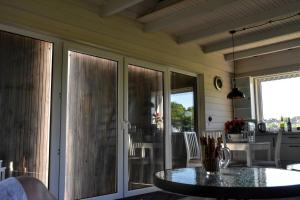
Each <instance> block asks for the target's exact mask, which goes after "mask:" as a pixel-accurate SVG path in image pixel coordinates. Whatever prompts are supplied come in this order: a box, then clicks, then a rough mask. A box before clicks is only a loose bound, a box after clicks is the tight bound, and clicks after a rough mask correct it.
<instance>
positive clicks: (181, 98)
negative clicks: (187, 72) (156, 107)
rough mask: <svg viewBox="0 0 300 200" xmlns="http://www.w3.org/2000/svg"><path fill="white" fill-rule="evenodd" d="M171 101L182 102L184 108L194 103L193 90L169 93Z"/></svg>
mask: <svg viewBox="0 0 300 200" xmlns="http://www.w3.org/2000/svg"><path fill="white" fill-rule="evenodd" d="M171 102H176V103H180V104H182V105H183V106H184V107H185V108H188V107H191V106H193V105H194V103H193V102H194V98H193V92H185V93H177V94H172V95H171Z"/></svg>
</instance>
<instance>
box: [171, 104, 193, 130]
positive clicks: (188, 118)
mask: <svg viewBox="0 0 300 200" xmlns="http://www.w3.org/2000/svg"><path fill="white" fill-rule="evenodd" d="M171 119H172V120H171V121H172V126H173V127H175V128H176V129H178V130H180V131H191V130H193V128H194V108H193V107H189V108H187V109H185V107H184V106H183V105H182V104H179V103H176V102H171Z"/></svg>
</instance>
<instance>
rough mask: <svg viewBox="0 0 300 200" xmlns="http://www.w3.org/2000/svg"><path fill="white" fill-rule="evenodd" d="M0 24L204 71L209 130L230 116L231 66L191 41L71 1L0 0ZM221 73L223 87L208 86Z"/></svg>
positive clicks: (187, 68) (161, 62)
mask: <svg viewBox="0 0 300 200" xmlns="http://www.w3.org/2000/svg"><path fill="white" fill-rule="evenodd" d="M0 23H1V24H5V25H10V26H16V27H20V28H24V29H29V30H31V31H35V32H39V33H43V34H47V35H51V36H55V37H57V38H61V39H65V40H71V41H76V42H80V43H85V44H88V45H92V46H97V47H100V48H101V49H107V50H109V51H112V52H115V53H119V54H121V55H125V56H130V57H133V58H137V59H141V60H145V61H149V62H153V63H158V64H162V65H166V66H171V67H176V68H181V69H184V70H187V71H190V72H195V73H203V74H204V82H205V97H206V100H205V102H206V105H205V106H206V111H205V112H206V115H207V116H206V118H207V117H208V115H212V117H213V122H212V123H210V124H207V125H208V127H207V128H209V129H222V128H223V123H224V121H225V120H228V119H229V118H231V116H232V108H231V101H229V100H227V99H226V94H227V93H228V92H229V90H230V73H229V72H231V67H230V66H229V65H228V64H227V63H226V62H225V61H224V60H223V57H222V55H218V54H215V55H209V56H208V55H204V54H203V53H202V52H201V50H200V48H199V46H198V45H196V44H187V45H178V44H176V42H174V40H173V39H172V38H171V36H169V35H167V34H164V33H144V32H143V31H142V25H141V24H139V23H137V22H135V21H133V20H130V19H126V18H125V17H121V16H112V17H107V18H101V17H99V15H98V13H97V8H95V7H93V6H89V5H88V4H82V3H78V2H76V1H71V0H64V1H63V0H9V1H7V0H0ZM216 75H218V76H221V77H222V78H223V80H224V89H223V90H222V91H221V92H219V91H217V90H216V89H215V88H214V86H213V77H214V76H216Z"/></svg>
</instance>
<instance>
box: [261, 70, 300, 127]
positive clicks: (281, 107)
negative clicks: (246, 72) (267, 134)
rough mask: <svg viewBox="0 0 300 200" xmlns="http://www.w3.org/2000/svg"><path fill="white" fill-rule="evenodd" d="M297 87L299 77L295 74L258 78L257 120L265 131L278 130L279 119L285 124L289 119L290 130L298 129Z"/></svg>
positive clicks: (299, 82)
mask: <svg viewBox="0 0 300 200" xmlns="http://www.w3.org/2000/svg"><path fill="white" fill-rule="evenodd" d="M299 85H300V76H299V74H296V75H295V73H293V74H285V75H278V76H272V77H265V78H258V88H259V90H258V94H259V98H258V101H259V104H258V105H259V114H260V116H259V119H260V120H263V121H264V122H265V123H266V126H267V130H269V131H276V130H278V128H279V123H280V120H281V117H283V119H284V121H285V122H287V121H288V118H290V121H291V124H292V129H294V130H295V129H296V127H300V106H299V102H300V92H299V90H298V89H297V86H299ZM285 127H286V126H285Z"/></svg>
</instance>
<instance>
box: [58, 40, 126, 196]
mask: <svg viewBox="0 0 300 200" xmlns="http://www.w3.org/2000/svg"><path fill="white" fill-rule="evenodd" d="M69 51H75V52H79V53H83V54H88V55H91V56H96V57H100V58H104V59H109V60H114V61H117V62H118V131H117V134H118V139H117V141H118V142H117V144H116V145H117V151H118V155H117V162H118V165H117V167H118V169H117V172H118V173H117V180H116V181H117V192H116V193H113V194H108V195H103V196H97V197H92V198H87V199H95V200H96V199H97V200H110V199H117V198H122V197H123V184H122V183H123V151H122V150H123V128H122V122H123V102H122V99H123V88H122V86H123V76H122V74H123V57H122V56H120V55H117V54H114V53H110V52H107V51H102V50H99V49H97V48H93V47H88V46H85V45H80V44H76V43H71V42H64V46H63V75H62V94H63V95H62V117H61V118H62V120H61V121H62V126H61V133H62V134H61V161H60V162H61V171H60V191H61V192H60V195H59V199H64V189H65V187H64V186H65V167H66V166H65V161H66V160H65V158H66V131H67V127H68V124H67V122H68V119H67V105H68V102H67V101H68V99H67V93H68V71H69V59H68V55H69V53H68V52H69Z"/></svg>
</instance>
